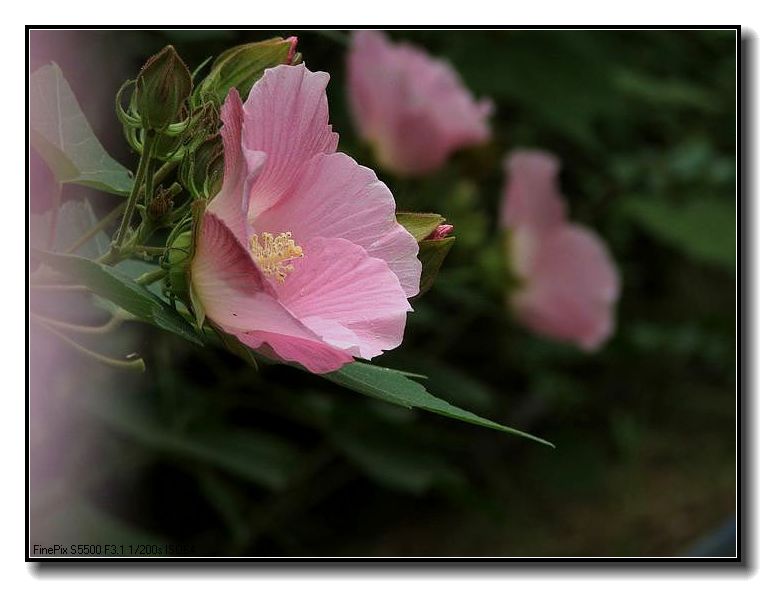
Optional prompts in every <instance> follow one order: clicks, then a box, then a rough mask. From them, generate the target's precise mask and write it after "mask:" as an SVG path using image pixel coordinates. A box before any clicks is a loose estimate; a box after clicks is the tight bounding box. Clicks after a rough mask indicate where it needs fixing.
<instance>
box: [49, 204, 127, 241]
mask: <svg viewBox="0 0 768 589" xmlns="http://www.w3.org/2000/svg"><path fill="white" fill-rule="evenodd" d="M125 205H126V203H124V202H121V203H120V204H119V205H118V206H117V207H115V208H114V209H112V211H110V212H109V213H107V215H106V216H105V217H103V218H102V219H100V220H99V221H98V222H97V223H96V224H95V225H93V227H91V228H90V229H88V231H86V232H85V233H83V234H82V235H81V236H80V237H79V238H78V239H77V241H75V242H73V243H72V245H70V246H69V247H68V248H67V249H65V250H64V253H65V254H71V253H73V252H76V251H77V250H78V249H80V247H82V246H83V245H85V244H86V243H88V242H89V241H90V240H91V239H92V238H93V236H94V235H96V234H97V233H98V232H99V231H101V230H102V229H104V228H105V227H106V226H107V225H109V224H110V223H112V222H113V221H114V220H115V219H117V218H118V217H119V216H120V213H122V212H123V210H125Z"/></svg>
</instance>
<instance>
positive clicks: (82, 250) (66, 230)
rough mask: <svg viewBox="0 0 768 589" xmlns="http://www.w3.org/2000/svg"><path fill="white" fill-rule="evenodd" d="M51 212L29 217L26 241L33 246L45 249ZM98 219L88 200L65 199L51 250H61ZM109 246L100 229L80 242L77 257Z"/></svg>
mask: <svg viewBox="0 0 768 589" xmlns="http://www.w3.org/2000/svg"><path fill="white" fill-rule="evenodd" d="M52 216H53V211H52V210H48V211H46V212H45V213H43V214H42V215H40V214H32V215H30V216H29V243H30V245H31V246H32V247H35V248H38V249H45V247H46V245H47V244H46V241H47V240H48V232H49V230H50V226H51V217H52ZM97 222H98V219H97V218H96V215H95V214H94V212H93V208H92V207H91V203H90V202H88V201H87V200H68V201H67V202H65V203H64V204H62V205H61V207H60V208H59V216H58V218H57V222H56V239H55V241H54V243H53V246H52V248H51V249H53V250H54V251H61V250H64V249H66V248H67V247H69V246H70V245H72V244H74V243H75V241H76V240H77V239H78V238H79V237H80V236H81V235H82V234H83V233H85V232H86V231H88V230H89V229H90V228H91V227H93V226H94V225H95V224H96V223H97ZM107 249H109V237H108V236H107V234H106V233H104V232H103V231H99V233H97V234H96V235H95V236H94V237H93V238H92V239H90V240H88V241H87V242H86V243H84V244H83V245H81V246H80V247H79V248H78V249H77V250H76V251H75V252H73V253H75V254H77V255H79V256H84V257H86V258H95V257H98V256H99V255H101V254H103V253H104V252H106V251H107Z"/></svg>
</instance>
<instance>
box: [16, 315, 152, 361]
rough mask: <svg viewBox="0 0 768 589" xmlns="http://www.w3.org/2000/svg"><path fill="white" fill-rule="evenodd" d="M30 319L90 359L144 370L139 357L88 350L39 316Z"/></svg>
mask: <svg viewBox="0 0 768 589" xmlns="http://www.w3.org/2000/svg"><path fill="white" fill-rule="evenodd" d="M31 317H32V319H36V323H37V324H38V325H39V326H40V327H43V328H44V329H47V330H48V331H50V332H51V333H52V334H53V335H55V336H56V337H57V338H59V339H60V340H61V341H62V342H64V343H65V344H68V345H69V346H70V347H72V348H73V349H75V350H76V351H78V352H80V353H81V354H83V355H84V356H86V357H88V358H91V359H92V360H96V361H97V362H101V363H102V364H106V365H107V366H111V367H112V368H121V369H123V370H139V371H141V372H144V369H145V366H144V360H142V359H141V358H135V359H133V360H118V359H117V358H110V357H108V356H103V355H102V354H99V353H98V352H94V351H93V350H89V349H88V348H86V347H85V346H81V345H80V344H79V343H77V342H76V341H75V340H73V339H71V338H70V337H68V336H66V335H64V334H63V333H61V332H60V331H59V330H58V329H56V328H55V327H53V326H52V325H50V324H49V323H47V322H45V321H42V320H40V319H39V318H36V316H34V315H31Z"/></svg>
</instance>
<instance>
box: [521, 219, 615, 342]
mask: <svg viewBox="0 0 768 589" xmlns="http://www.w3.org/2000/svg"><path fill="white" fill-rule="evenodd" d="M522 231H523V233H522V235H521V237H522V238H523V239H524V240H526V241H527V243H526V245H525V247H524V248H523V249H522V250H520V249H518V248H517V247H516V246H517V245H518V243H519V241H518V239H517V237H516V238H515V239H514V240H513V241H514V246H515V247H514V248H513V252H512V253H513V258H514V260H515V265H516V268H517V270H518V272H519V273H520V274H521V277H522V279H523V280H524V283H525V284H524V286H523V288H522V290H521V291H519V292H518V293H516V294H515V296H514V299H513V302H514V304H515V307H516V309H517V310H518V313H519V315H520V319H521V320H522V322H523V323H525V324H526V325H527V326H528V327H529V328H531V329H532V330H534V331H537V332H539V333H541V334H542V335H545V336H547V337H552V338H555V339H560V340H564V341H571V342H575V343H577V344H578V345H579V346H581V347H582V348H583V349H585V350H594V349H596V348H597V347H599V346H600V345H601V344H602V343H603V342H604V341H605V340H606V339H607V338H608V337H609V336H610V335H611V333H612V332H613V307H614V304H615V302H616V300H617V298H618V296H619V276H618V272H617V269H616V267H615V265H614V263H613V260H612V259H611V256H610V254H609V252H608V250H607V249H606V247H605V245H604V244H603V242H602V240H601V239H600V238H599V237H598V236H597V235H595V234H594V233H593V232H592V231H590V230H589V229H587V228H585V227H582V226H579V225H565V226H562V227H560V228H557V229H555V230H553V231H549V232H528V233H525V231H526V230H525V229H523V230H522ZM521 256H524V258H525V259H521Z"/></svg>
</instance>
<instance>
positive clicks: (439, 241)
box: [397, 213, 456, 296]
mask: <svg viewBox="0 0 768 589" xmlns="http://www.w3.org/2000/svg"><path fill="white" fill-rule="evenodd" d="M397 222H398V223H400V224H401V225H402V226H403V227H404V228H405V229H406V230H407V231H408V233H410V234H411V235H412V236H413V238H414V239H415V240H416V241H417V242H418V243H419V260H421V281H420V283H419V296H421V295H422V294H424V293H425V292H427V291H428V290H429V289H430V288H432V284H434V282H435V278H437V273H438V272H439V271H440V267H441V266H442V265H443V261H444V260H445V257H446V256H447V255H448V252H449V251H450V249H451V247H453V242H454V241H456V238H455V237H450V235H451V233H452V232H453V225H447V224H445V217H443V216H441V215H436V214H434V213H397Z"/></svg>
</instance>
